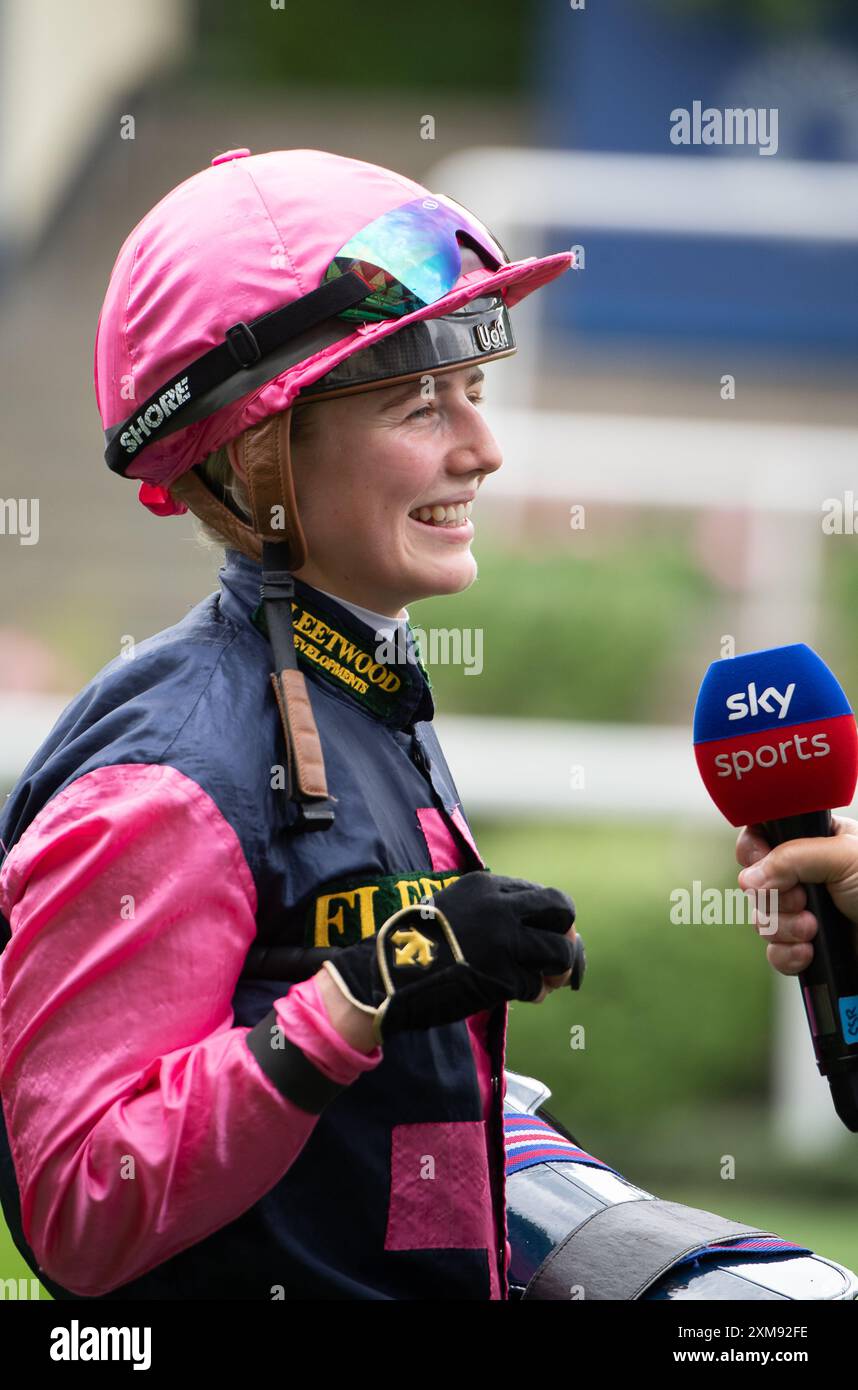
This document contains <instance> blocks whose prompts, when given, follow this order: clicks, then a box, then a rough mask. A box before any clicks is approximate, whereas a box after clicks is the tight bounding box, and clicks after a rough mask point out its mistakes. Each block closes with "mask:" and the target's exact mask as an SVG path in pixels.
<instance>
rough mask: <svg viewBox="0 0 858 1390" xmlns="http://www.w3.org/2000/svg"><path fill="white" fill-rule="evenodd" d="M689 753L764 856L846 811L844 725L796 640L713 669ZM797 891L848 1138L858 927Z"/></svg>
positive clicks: (855, 773)
mask: <svg viewBox="0 0 858 1390" xmlns="http://www.w3.org/2000/svg"><path fill="white" fill-rule="evenodd" d="M694 755H695V757H696V759H697V766H698V768H699V769H700V775H701V777H702V778H703V782H704V784H705V786H706V790H707V791H708V793H709V795H710V796H711V798H712V800H713V801H714V802H715V805H716V806H717V807H718V809H719V811H720V812H721V813H722V815H724V816H726V818H727V820H728V821H729V822H730V824H731V825H735V826H742V825H757V824H758V825H759V826H760V828H761V830H762V833H763V835H764V836H765V838H766V839H767V840H768V842H769V844H770V845H771V846H772V847H774V846H775V845H779V844H782V843H783V842H784V841H785V840H797V839H801V838H804V837H807V836H817V835H819V836H823V835H831V834H832V833H833V827H832V824H831V810H830V808H831V807H837V806H848V805H849V803H850V802H851V800H852V797H853V795H854V793H855V784H856V781H858V729H856V725H855V716H854V714H853V712H852V709H851V708H850V705H849V701H848V700H847V698H846V695H845V694H844V692H843V690H842V689H841V687H840V685H839V684H838V682H837V680H836V679H835V677H834V676H833V675H832V673H831V671H829V669H828V667H827V666H826V665H825V662H824V661H822V660H821V658H820V657H819V656H817V654H816V652H814V651H812V650H811V648H810V647H808V646H807V645H806V644H805V643H804V642H797V643H795V644H794V645H792V646H788V647H773V648H771V649H770V650H768V651H758V652H748V653H746V654H745V655H743V656H735V657H730V658H727V659H725V660H723V661H713V663H712V665H711V666H710V667H709V670H708V671H707V672H706V675H705V676H704V678H703V684H702V685H701V687H700V693H699V695H698V697H697V704H696V706H695V709H694ZM856 848H858V846H856ZM803 887H804V889H805V892H806V893H807V906H808V909H809V910H810V911H811V912H812V913H813V914H814V916H815V917H816V920H817V922H818V923H819V930H818V932H817V934H816V936H815V937H814V938H813V941H812V945H813V960H812V961H811V963H810V965H809V966H808V967H807V969H806V970H803V971H802V972H801V974H800V975H799V977H798V978H799V983H800V985H801V992H802V1000H803V1002H804V1008H805V1014H806V1016H807V1022H808V1027H809V1029H810V1034H811V1038H812V1040H813V1047H814V1053H815V1056H816V1065H817V1068H818V1070H819V1072H820V1075H822V1076H825V1077H827V1078H828V1084H829V1087H830V1090H831V1098H832V1101H833V1103H834V1108H835V1110H836V1111H837V1114H838V1116H839V1117H840V1119H841V1120H842V1121H843V1123H844V1125H845V1126H846V1128H847V1129H849V1130H851V1131H852V1132H853V1133H858V926H856V924H855V923H853V922H850V921H849V920H848V918H846V917H845V916H844V915H843V913H842V912H840V911H839V910H838V909H837V908H836V907H835V905H834V902H833V900H832V898H831V895H830V893H829V892H828V889H827V888H826V887H825V885H824V884H817V883H808V884H804V885H803Z"/></svg>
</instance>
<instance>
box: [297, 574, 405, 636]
mask: <svg viewBox="0 0 858 1390" xmlns="http://www.w3.org/2000/svg"><path fill="white" fill-rule="evenodd" d="M314 588H318V585H314ZM319 593H320V594H325V595H326V597H327V598H332V599H334V600H335V601H336V602H337V603H341V604H342V606H343V608H348V610H349V612H350V613H354V615H355V617H356V618H360V620H361V622H363V623H366V625H367V627H371V628H372V629H373V631H375V632H379V631H380V630H381V629H387V630H390V629H391V628H394V627H396V628H399V627H404V626H405V624H406V623H407V622H408V609H407V608H406V609H405V616H404V617H402V618H390V617H388V615H387V614H386V613H375V612H373V610H372V609H371V608H361V606H360V604H359V603H351V602H350V600H349V599H347V598H341V597H340V595H339V594H332V593H329V591H328V590H327V589H319Z"/></svg>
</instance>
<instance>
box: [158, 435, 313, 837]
mask: <svg viewBox="0 0 858 1390" xmlns="http://www.w3.org/2000/svg"><path fill="white" fill-rule="evenodd" d="M291 421H292V412H291V410H286V411H283V412H282V413H281V414H279V415H272V416H270V417H269V418H268V419H267V420H263V421H262V422H261V423H260V424H258V425H253V426H251V428H250V429H248V430H245V431H244V433H243V434H241V435H239V437H238V438H237V439H234V440H231V441H230V442H229V444H227V453H228V455H229V461H230V463H231V464H232V466H233V468H234V469H235V471H236V472H237V473H238V474H239V475H240V476H242V477H244V479H245V481H246V486H247V493H248V497H249V500H250V509H251V514H252V517H253V526H252V528H251V527H250V526H247V525H245V523H244V522H242V521H241V520H240V519H239V518H238V517H237V516H235V515H234V513H233V512H231V511H230V510H229V508H228V507H227V506H225V505H224V503H222V502H220V501H219V500H218V499H217V498H216V497H215V496H214V494H213V493H212V492H211V491H210V490H209V489H208V488H207V486H206V484H205V483H204V482H203V480H202V478H201V477H199V476H198V475H196V476H195V475H194V473H193V470H192V471H191V472H189V473H185V474H183V475H182V477H181V478H179V479H178V480H177V481H176V482H175V483H172V484H171V486H170V491H171V493H172V494H173V495H174V496H175V497H178V498H179V499H180V500H181V501H184V502H187V504H188V506H189V507H190V508H191V510H192V511H193V512H194V513H195V514H196V515H197V516H199V517H201V519H202V520H204V521H208V522H210V523H211V524H213V525H215V526H216V527H218V529H219V530H220V531H222V532H223V534H224V535H226V536H227V537H228V538H229V540H230V541H231V543H232V544H234V545H235V546H236V548H237V549H239V550H241V551H242V553H243V554H245V555H249V556H250V557H251V558H252V559H254V560H256V561H257V562H259V561H261V563H262V601H263V604H264V609H265V619H266V623H267V626H268V635H269V638H270V641H271V646H272V649H273V652H274V664H275V670H274V671H273V672H272V673H271V684H272V686H273V687H274V694H275V697H276V699H277V708H278V710H279V712H280V722H281V724H282V727H283V735H284V738H285V741H286V758H287V771H288V795H289V801H290V802H291V803H292V806H293V808H294V820H293V823H292V824H291V826H290V828H291V829H294V830H328V829H330V827H331V826H332V825H333V823H334V809H333V802H334V800H335V798H333V797H330V796H329V793H328V786H327V780H326V777H325V760H324V756H323V754H322V745H321V741H320V739H319V731H318V729H317V727H316V721H315V718H314V716H313V708H312V705H311V703H310V696H309V692H308V690H307V683H306V681H305V679H304V674H303V672H302V671H300V670H299V669H298V659H297V656H296V654H295V642H294V636H293V627H292V601H293V598H294V594H295V581H294V578H293V571H295V570H299V569H301V568H302V566H303V565H304V564H306V561H307V541H306V537H305V536H304V532H303V530H302V528H301V523H300V520H299V518H298V506H297V502H296V499H295V486H294V480H293V477H292V460H291V454H290V450H289V430H290V426H291ZM191 480H193V481H191Z"/></svg>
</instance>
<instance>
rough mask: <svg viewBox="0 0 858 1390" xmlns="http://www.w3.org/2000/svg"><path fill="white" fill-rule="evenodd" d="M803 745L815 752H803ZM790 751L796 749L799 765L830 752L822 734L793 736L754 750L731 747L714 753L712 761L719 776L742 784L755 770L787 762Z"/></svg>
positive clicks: (789, 757)
mask: <svg viewBox="0 0 858 1390" xmlns="http://www.w3.org/2000/svg"><path fill="white" fill-rule="evenodd" d="M804 743H809V744H810V745H811V746H812V747H813V748H814V750H815V751H814V752H813V753H803V752H802V751H801V747H802V744H804ZM791 749H795V753H796V757H797V758H799V759H800V760H801V761H802V762H807V761H808V760H809V759H810V758H824V757H825V756H826V755H827V754H828V753H830V752H831V747H830V745H829V742H828V739H827V737H826V735H825V734H824V733H821V734H813V735H808V734H793V736H792V738H785V739H778V742H777V744H774V743H761V744H760V745H759V746H758V747H757V748H734V749H733V751H732V752H730V753H717V754H716V755H715V759H714V762H715V766H716V767H717V768H718V769H719V771H718V776H719V777H735V778H736V781H737V782H741V780H742V778H743V777H744V776H746V775H747V773H749V772H752V771H753V770H754V768H755V767H762V768H770V767H775V766H776V765H777V764H778V763H780V764H786V763H789V762H790V759H791V751H790V750H791ZM793 761H795V759H793Z"/></svg>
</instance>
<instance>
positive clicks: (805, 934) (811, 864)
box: [736, 816, 858, 975]
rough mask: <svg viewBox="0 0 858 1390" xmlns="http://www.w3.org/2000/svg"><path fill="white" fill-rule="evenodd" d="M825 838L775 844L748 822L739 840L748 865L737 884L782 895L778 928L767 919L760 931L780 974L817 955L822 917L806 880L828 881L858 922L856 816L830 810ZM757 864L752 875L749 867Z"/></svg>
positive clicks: (839, 903) (834, 896)
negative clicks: (813, 908)
mask: <svg viewBox="0 0 858 1390" xmlns="http://www.w3.org/2000/svg"><path fill="white" fill-rule="evenodd" d="M831 825H832V832H833V833H832V834H831V835H830V836H828V837H827V838H825V839H804V840H788V841H785V842H784V843H783V844H781V845H778V846H776V847H775V848H774V849H772V847H771V845H770V844H769V842H768V841H767V840H766V839H765V837H764V836H763V835H762V833H761V831H760V827H759V826H746V827H745V828H744V829H743V830H742V832H741V834H740V835H739V837H738V839H737V841H736V858H737V860H738V862H739V863H740V864H742V865H744V868H743V869H742V872H741V873H740V874H739V886H740V888H744V889H751V890H753V891H755V892H759V891H762V892H763V893H766V894H768V893H770V892H771V891H772V890H773V889H774V890H775V891H776V892H777V895H778V899H777V902H778V911H777V922H776V929H775V930H769V929H768V925H767V923H766V922H764V921H763V922H761V925H762V927H763V930H762V932H761V933H760V935H761V936H762V937H763V938H764V940H765V941H766V943H767V945H766V958H767V960H768V962H769V964H770V965H771V966H772V967H773V969H775V970H777V971H779V973H780V974H782V975H798V974H800V973H801V971H802V970H806V969H807V967H808V966H809V965H810V962H811V961H812V960H813V938H814V937H815V935H816V933H817V931H818V929H819V923H818V922H817V920H816V917H815V916H814V914H813V913H812V912H811V911H810V909H809V908H808V906H807V893H806V891H805V889H804V887H803V886H802V885H803V884H805V883H824V884H825V886H826V888H827V889H828V892H829V893H830V894H831V898H832V900H833V902H834V905H835V907H837V908H839V910H840V911H841V912H842V913H843V916H844V917H846V918H848V919H849V921H850V922H854V923H858V821H856V820H851V819H850V818H849V817H846V816H832V818H831ZM751 868H754V869H757V870H759V874H758V875H757V876H756V877H751V876H750V875H749V873H748V870H749V869H751Z"/></svg>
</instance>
